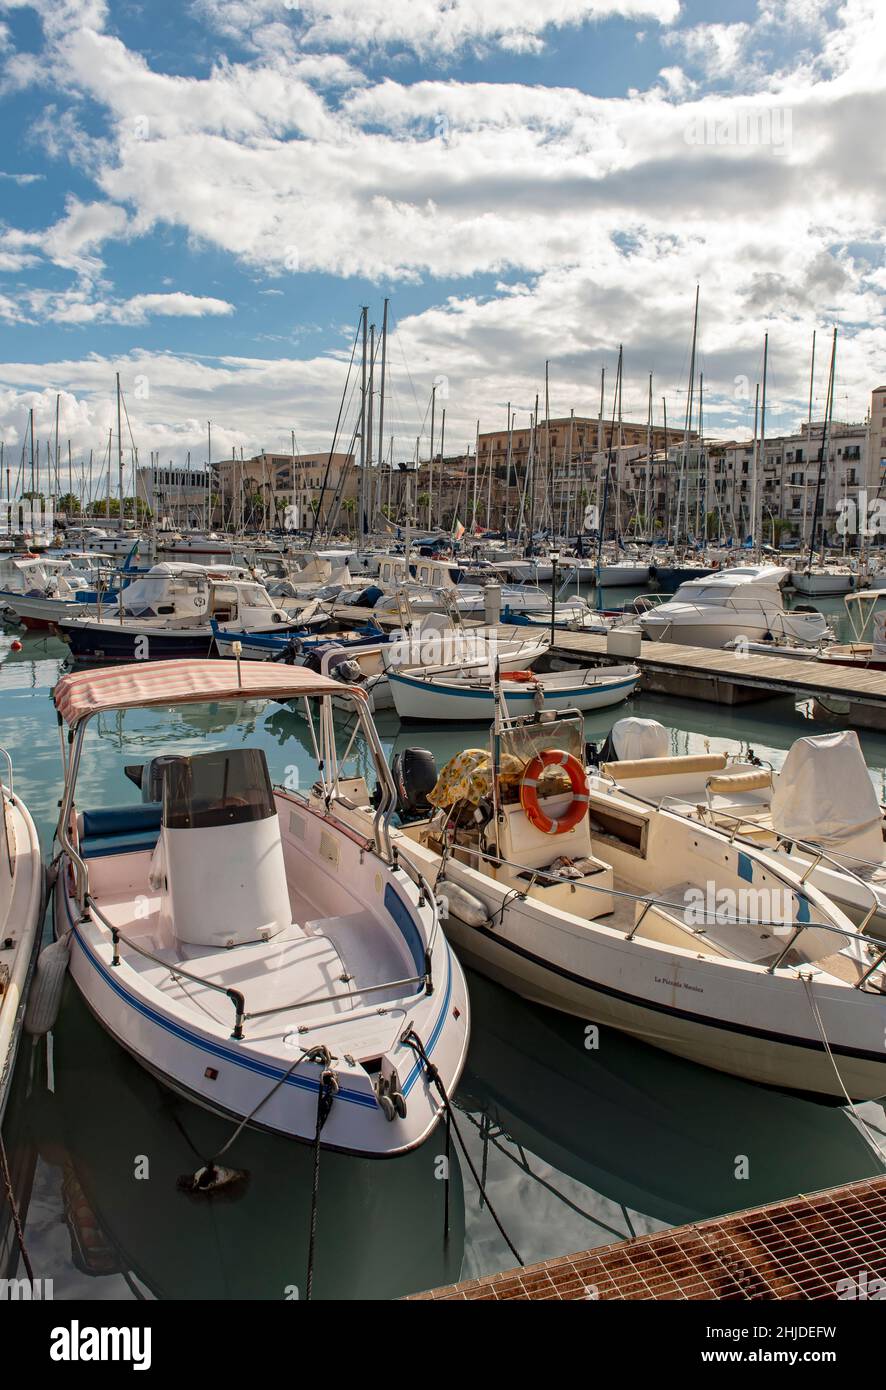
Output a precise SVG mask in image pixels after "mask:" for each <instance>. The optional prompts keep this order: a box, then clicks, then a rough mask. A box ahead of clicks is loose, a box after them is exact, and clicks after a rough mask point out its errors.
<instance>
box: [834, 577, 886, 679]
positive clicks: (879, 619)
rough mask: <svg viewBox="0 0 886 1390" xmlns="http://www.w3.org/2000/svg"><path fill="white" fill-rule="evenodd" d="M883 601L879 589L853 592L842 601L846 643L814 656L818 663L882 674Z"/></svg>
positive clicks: (885, 640) (885, 648)
mask: <svg viewBox="0 0 886 1390" xmlns="http://www.w3.org/2000/svg"><path fill="white" fill-rule="evenodd" d="M881 600H886V591H884V590H883V589H856V590H855V592H854V593H851V594H847V595H846V597H845V598H844V600H843V606H844V608H845V609H846V616H847V618H848V619H849V628H850V631H851V633H852V640H851V641H850V642H833V643H830V644H829V645H828V646H827V647H825V648H824V650H823V651H821V652H820V653H819V654H818V658H819V660H820V661H826V662H831V663H833V664H834V665H835V666H860V667H862V668H863V669H864V670H866V671H886V609H884V608H882V607H880V602H881Z"/></svg>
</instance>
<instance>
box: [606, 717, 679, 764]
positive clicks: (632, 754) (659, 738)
mask: <svg viewBox="0 0 886 1390" xmlns="http://www.w3.org/2000/svg"><path fill="white" fill-rule="evenodd" d="M609 737H610V739H611V741H612V747H613V749H614V751H615V756H616V757H617V758H618V760H619V762H627V761H629V760H633V759H634V758H666V757H667V756H668V754H669V753H670V751H671V740H670V735H669V734H668V731H667V729H666V728H665V727H664V725H663V724H659V722H658V720H657V719H634V718H630V719H619V720H617V721H616V723H615V724H613V726H612V732H611V733H610V735H609Z"/></svg>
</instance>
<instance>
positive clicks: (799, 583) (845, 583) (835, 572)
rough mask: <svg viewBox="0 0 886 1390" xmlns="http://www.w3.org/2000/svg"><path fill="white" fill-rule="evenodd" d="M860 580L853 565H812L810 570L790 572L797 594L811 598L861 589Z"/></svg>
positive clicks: (860, 577) (798, 569) (793, 570)
mask: <svg viewBox="0 0 886 1390" xmlns="http://www.w3.org/2000/svg"><path fill="white" fill-rule="evenodd" d="M862 578H863V576H860V575H859V572H858V569H857V567H856V566H853V565H814V566H813V567H812V568H811V569H800V568H797V569H792V570H791V583H792V584H793V586H794V588H795V589H796V591H797V593H798V594H808V595H809V596H810V597H812V598H824V597H825V596H826V595H828V594H848V593H850V592H851V590H853V589H856V588H860V587H861V581H862Z"/></svg>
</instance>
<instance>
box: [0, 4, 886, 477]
mask: <svg viewBox="0 0 886 1390" xmlns="http://www.w3.org/2000/svg"><path fill="white" fill-rule="evenodd" d="M875 13H876V9H875V5H874V0H847V3H845V4H843V5H839V4H835V3H826V0H784V3H781V4H779V5H778V6H775V5H771V6H770V5H769V4H767V3H764V2H763V0H761V3H759V4H757V3H750V0H729V2H728V3H718V4H716V5H712V4H709V3H702V0H689V2H688V3H683V4H681V5H679V6H678V5H677V3H676V0H550V3H548V4H542V3H538V2H537V3H534V4H530V3H528V0H511V3H510V4H509V5H506V6H502V5H501V4H492V3H488V4H487V3H486V0H482V3H481V2H480V0H474V3H473V4H471V5H467V4H465V3H463V0H456V3H455V4H453V5H443V4H442V3H437V0H411V3H406V0H386V2H385V0H363V3H362V4H357V0H310V3H308V4H305V5H301V6H296V5H295V4H286V3H282V2H281V0H224V2H223V0H197V3H189V2H188V0H183V3H181V4H179V5H172V4H166V3H152V4H151V5H138V4H133V3H119V2H118V0H112V3H110V4H108V5H107V6H106V5H105V4H104V3H102V0H35V4H33V5H27V4H19V3H18V2H17V0H0V22H2V24H3V26H4V28H3V31H2V34H3V40H4V41H3V46H2V49H0V62H2V65H3V67H2V79H0V100H2V120H3V131H4V137H5V138H4V141H3V146H2V148H3V155H2V158H0V169H2V170H3V172H4V175H5V176H9V175H25V176H30V175H36V176H37V177H36V178H34V179H33V181H27V182H22V181H16V180H15V179H14V178H11V177H4V178H3V179H2V180H0V189H2V190H3V192H4V193H5V197H4V198H3V205H2V209H3V210H2V226H0V437H2V438H3V439H4V440H5V442H6V444H7V447H8V448H10V449H12V450H15V449H16V448H18V447H20V444H21V439H22V433H23V426H24V415H25V413H26V410H27V408H28V406H29V405H33V406H34V407H35V409H36V410H37V412H38V429H39V430H40V431H42V433H43V437H46V430H47V428H48V422H49V421H50V420H51V419H52V418H54V408H55V397H56V394H57V393H61V394H62V418H63V424H62V432H63V434H64V435H66V436H70V437H71V438H72V440H73V443H74V448H75V451H76V450H79V451H81V452H82V451H84V450H88V448H89V447H92V446H93V445H94V446H96V447H98V446H99V443H100V440H101V437H102V435H103V434H106V429H107V421H108V417H109V411H110V409H111V400H110V396H111V392H112V388H113V374H114V371H115V370H120V371H121V376H122V378H123V381H124V387H125V388H126V389H127V391H128V392H130V393H134V391H135V387H134V385H133V383H135V382H136V380H144V381H145V382H147V386H146V388H145V393H144V394H143V395H141V396H134V399H133V409H132V411H131V414H132V417H133V423H134V429H135V430H136V433H137V435H138V441H137V442H138V444H139V450H140V453H141V455H142V456H143V457H146V456H147V455H148V453H149V452H150V451H151V450H153V449H156V450H158V451H159V453H160V454H161V456H163V457H164V458H165V457H181V456H182V455H183V454H184V453H185V452H186V451H187V450H188V449H191V450H193V451H195V453H198V454H199V451H200V450H201V449H202V448H203V444H202V438H203V433H204V429H205V420H206V419H207V418H212V419H213V422H214V428H217V436H218V439H219V448H220V449H223V450H225V451H227V449H228V448H230V447H240V446H242V447H244V448H245V449H246V451H247V452H251V451H252V450H253V449H254V448H258V447H262V446H264V447H268V448H275V447H276V448H279V447H281V445H282V443H283V441H284V440H288V437H289V430H290V429H292V428H295V429H296V431H297V438H298V442H299V443H300V444H301V445H302V447H322V446H323V445H324V444H326V443H328V440H329V436H330V433H331V429H332V425H333V423H334V418H335V413H336V410H337V405H338V396H339V393H340V391H341V389H342V385H343V380H344V368H343V365H342V360H341V354H342V352H346V351H347V350H348V349H349V344H350V338H351V337H352V335H353V332H354V328H355V325H356V321H357V316H358V313H359V308H360V305H361V304H363V303H367V304H369V305H370V306H371V308H372V314H373V317H374V318H375V320H376V322H379V323H380V318H381V303H382V299H383V298H384V297H385V296H386V295H387V296H388V297H389V298H390V300H391V306H392V315H393V319H394V322H395V324H396V325H397V335H396V341H395V342H394V341H392V345H391V378H390V387H391V404H390V424H391V432H392V433H393V434H394V436H395V450H396V452H397V453H398V454H405V453H407V452H408V451H409V449H410V448H411V447H412V444H414V437H415V435H416V434H418V433H420V431H421V430H422V427H423V419H424V416H425V409H426V402H427V398H428V395H429V392H430V388H431V384H432V382H434V381H435V380H436V381H438V382H442V383H445V385H441V386H440V387H439V390H440V399H441V400H443V399H445V400H446V403H447V412H448V420H449V426H448V427H449V428H450V429H451V431H452V434H451V436H450V437H451V438H452V440H453V444H454V445H455V443H456V441H457V442H458V445H459V446H460V445H461V444H462V443H464V442H466V440H467V439H469V438H470V437H471V436H472V434H473V429H474V424H475V421H476V419H477V418H478V417H479V418H480V420H481V424H482V426H483V427H486V426H487V425H491V424H493V423H495V424H498V423H500V421H501V418H502V416H503V414H504V411H505V409H506V402H507V401H508V400H510V401H511V402H513V403H514V405H515V406H516V408H517V409H518V410H523V411H526V410H528V409H529V408H531V403H532V401H533V399H534V394H535V391H536V390H538V389H540V387H541V383H542V382H543V377H544V363H545V360H546V359H549V360H550V361H551V377H552V383H553V395H552V410H554V411H556V412H557V413H568V410H569V409H570V408H571V407H574V408H575V409H576V410H577V411H587V412H588V413H591V412H592V411H593V410H595V409H596V399H597V390H598V385H597V384H598V382H599V374H600V368H601V366H608V367H609V368H610V369H612V368H613V367H614V361H615V355H616V353H617V349H618V344H619V342H624V345H625V371H626V388H625V389H626V405H627V407H628V409H629V410H632V409H634V408H635V407H636V408H639V406H640V404H641V402H642V401H643V400H644V398H645V389H646V377H647V373H648V372H649V371H653V372H654V373H655V374H656V392H655V393H656V396H657V397H659V396H661V395H664V396H665V397H667V399H668V410H669V415H671V418H679V414H680V411H681V402H682V401H683V400H685V389H686V370H687V367H686V361H687V348H688V340H689V334H690V329H691V305H692V299H693V296H694V287H695V283H696V282H698V283H700V285H701V297H702V322H701V359H702V364H703V366H704V369H705V372H706V383H707V385H706V391H709V393H710V394H709V397H708V403H707V405H706V418H707V426H708V428H709V429H711V430H713V431H714V432H716V433H719V434H726V435H728V434H732V433H742V432H745V431H746V430H747V428H748V425H749V408H750V407H749V398H750V397H749V394H748V392H747V390H746V389H745V386H744V385H743V383H744V382H745V380H749V381H751V382H753V381H754V380H755V379H756V377H757V376H758V374H759V364H760V358H761V355H762V338H763V333H764V332H766V331H769V333H770V354H771V364H772V375H771V379H770V392H771V414H770V419H771V420H772V423H773V425H774V426H775V427H778V426H779V425H782V426H788V425H791V424H793V423H794V422H795V420H796V419H797V418H798V415H799V414H802V413H803V401H804V397H805V390H806V387H805V385H804V378H805V376H806V373H807V372H808V343H809V339H810V337H811V333H812V330H813V328H816V329H817V330H818V331H819V335H820V337H821V335H822V334H823V333H826V332H828V331H829V330H830V326H831V325H832V324H833V323H835V322H836V323H838V324H839V327H840V340H841V352H840V358H839V361H840V372H839V377H838V383H839V384H838V397H837V404H838V413H842V414H843V415H847V416H850V417H851V418H862V417H863V413H864V410H865V408H866V405H867V401H868V399H869V393H870V389H871V388H872V387H873V386H876V385H878V384H880V381H879V379H877V378H879V377H882V376H883V375H884V370H886V364H884V361H883V348H884V343H886V336H884V325H883V317H882V307H883V293H884V291H886V278H884V270H883V265H884V256H883V233H882V227H883V225H884V219H883V209H882V206H881V200H882V197H883V194H882V192H881V191H880V189H881V188H882V186H883V185H882V178H881V177H879V176H878V173H877V170H878V168H880V167H881V164H882V155H881V153H880V151H879V149H878V146H879V144H880V143H881V141H880V140H879V138H878V137H875V134H874V129H875V125H874V124H872V123H875V122H876V121H877V120H879V119H880V118H881V117H882V115H883V114H884V111H883V85H882V82H883V80H882V77H880V75H879V74H881V73H882V72H883V70H884V65H883V61H882V57H883V53H882V46H883V39H882V36H881V35H882V25H881V24H879V23H877V24H873V25H872V21H873V19H874V16H875ZM748 113H750V115H751V117H752V120H753V122H755V123H756V124H755V125H754V126H753V129H754V130H755V131H756V132H757V136H756V137H755V138H754V139H753V140H751V141H750V142H747V141H745V142H744V143H742V135H741V130H742V127H741V119H742V117H743V116H747V115H748ZM785 113H787V118H786V117H785ZM785 119H787V123H788V124H787V128H785V124H784V123H785ZM705 121H707V125H705ZM761 122H762V125H761ZM717 123H719V126H718V125H717ZM880 128H881V129H882V125H881V127H880ZM716 129H719V130H720V131H721V132H722V133H723V138H722V139H720V137H719V136H718V135H717V134H716ZM786 129H787V138H785V131H786ZM698 131H702V132H706V134H702V135H701V136H699V135H698ZM761 131H762V136H761V135H760V132H761ZM693 132H695V133H694V134H693ZM758 137H759V138H758ZM4 267H5V268H4ZM824 385H825V383H824V378H823V376H822V380H821V383H820V388H819V387H817V394H819V393H820V395H821V398H822V400H823V396H824ZM751 394H752V387H751ZM672 412H673V413H672ZM634 413H636V411H635V410H634ZM410 441H411V442H412V443H410Z"/></svg>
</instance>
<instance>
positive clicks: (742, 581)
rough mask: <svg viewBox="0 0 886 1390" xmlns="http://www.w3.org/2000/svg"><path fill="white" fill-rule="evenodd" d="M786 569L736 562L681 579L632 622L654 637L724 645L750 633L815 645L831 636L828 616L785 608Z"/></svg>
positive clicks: (758, 638)
mask: <svg viewBox="0 0 886 1390" xmlns="http://www.w3.org/2000/svg"><path fill="white" fill-rule="evenodd" d="M787 574H788V572H787V570H785V569H782V568H780V567H779V566H777V565H743V566H742V565H736V566H735V567H734V568H733V569H729V570H723V571H722V572H720V573H718V574H715V575H711V576H710V577H708V578H704V579H691V580H689V582H688V583H686V584H681V585H680V587H679V589H678V590H677V592H676V593H675V594H674V597H673V598H671V599H669V600H668V601H667V602H665V603H661V604H658V605H652V604H651V605H650V607H649V608H648V609H647V610H646V612H644V613H641V614H639V615H638V616H637V617H636V618H634V619H633V620H632V621H633V622H634V624H635V625H637V626H639V627H640V629H641V630H642V633H643V636H644V637H645V638H647V639H650V640H652V641H654V642H659V641H665V642H683V643H686V644H687V645H690V646H697V647H723V646H725V644H726V643H727V642H728V641H731V640H732V639H734V638H736V637H746V638H748V639H750V640H753V641H768V640H772V641H775V642H778V641H783V640H785V639H788V638H789V639H792V640H794V641H797V642H802V643H805V644H806V645H815V644H816V643H818V642H821V641H823V640H825V639H826V638H827V637H828V636H829V635H830V629H829V627H828V624H827V621H826V619H825V618H824V617H823V616H822V615H821V613H819V612H818V611H817V610H815V609H803V608H797V609H794V610H788V609H786V608H785V606H784V601H783V599H782V593H781V586H782V584H783V583H784V582H785V580H786V579H787Z"/></svg>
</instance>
